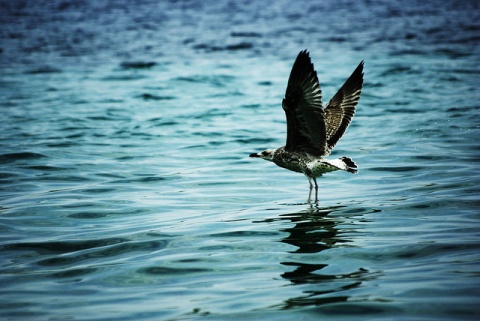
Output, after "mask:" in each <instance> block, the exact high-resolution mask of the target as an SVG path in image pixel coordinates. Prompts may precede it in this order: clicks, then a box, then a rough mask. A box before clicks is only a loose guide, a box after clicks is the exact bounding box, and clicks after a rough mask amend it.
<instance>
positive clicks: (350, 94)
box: [250, 50, 363, 204]
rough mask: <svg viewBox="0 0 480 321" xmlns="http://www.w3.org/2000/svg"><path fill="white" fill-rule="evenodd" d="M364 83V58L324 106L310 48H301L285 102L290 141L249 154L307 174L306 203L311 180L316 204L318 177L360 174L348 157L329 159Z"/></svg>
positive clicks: (309, 199)
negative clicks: (335, 174)
mask: <svg viewBox="0 0 480 321" xmlns="http://www.w3.org/2000/svg"><path fill="white" fill-rule="evenodd" d="M362 86H363V61H361V62H360V64H359V65H358V67H357V68H356V69H355V71H354V72H353V73H352V75H351V76H350V77H349V78H348V79H347V81H346V82H345V83H344V84H343V86H342V87H341V88H340V89H339V90H338V92H337V93H336V94H335V96H333V98H332V99H331V100H330V101H329V102H328V104H326V105H325V107H323V104H322V91H321V89H320V83H319V82H318V77H317V72H316V71H315V69H314V67H313V64H312V62H311V60H310V55H309V53H308V51H307V50H303V51H300V53H299V54H298V56H297V59H296V60H295V63H294V64H293V67H292V71H291V72H290V77H289V79H288V85H287V90H286V93H285V98H284V99H283V102H282V107H283V110H284V111H285V115H286V117H287V142H286V145H285V146H282V147H279V148H276V149H266V150H264V151H262V152H259V153H253V154H250V157H256V158H263V159H265V160H267V161H271V162H274V163H275V164H276V165H277V166H280V167H283V168H286V169H288V170H291V171H294V172H297V173H302V174H304V175H305V176H306V177H307V179H308V182H309V184H310V193H309V194H308V201H307V203H309V204H310V203H311V197H312V189H313V185H312V180H313V182H314V183H315V203H316V204H317V203H318V184H317V178H318V177H320V176H322V174H324V173H328V172H333V171H337V170H343V171H347V172H349V173H353V174H355V173H357V171H358V168H357V165H356V164H355V162H354V161H353V160H351V159H350V158H349V157H345V156H344V157H340V158H338V159H333V160H328V159H326V158H323V156H328V155H329V154H330V152H331V151H332V149H333V148H334V147H335V145H336V144H337V142H338V140H339V139H340V138H341V137H342V136H343V134H344V133H345V131H346V130H347V128H348V126H349V125H350V122H351V121H352V118H353V115H354V114H355V107H356V106H357V103H358V101H359V100H360V94H361V92H362Z"/></svg>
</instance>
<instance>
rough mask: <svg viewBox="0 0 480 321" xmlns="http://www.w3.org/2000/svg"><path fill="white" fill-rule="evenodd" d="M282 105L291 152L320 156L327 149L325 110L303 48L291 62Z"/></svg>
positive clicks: (309, 62)
mask: <svg viewBox="0 0 480 321" xmlns="http://www.w3.org/2000/svg"><path fill="white" fill-rule="evenodd" d="M282 107H283V109H284V111H285V115H286V117H287V143H286V146H285V148H286V149H287V150H290V151H297V152H298V151H301V152H307V153H310V154H313V155H323V154H324V153H325V151H326V150H327V136H326V126H325V113H324V110H323V108H322V91H321V89H320V83H319V82H318V77H317V73H316V71H315V69H314V67H313V64H312V62H311V60H310V56H309V54H308V52H307V51H306V50H303V51H301V52H300V53H299V54H298V56H297V59H296V60H295V63H294V64H293V67H292V71H291V73H290V77H289V79H288V85H287V90H286V93H285V98H284V99H283V103H282Z"/></svg>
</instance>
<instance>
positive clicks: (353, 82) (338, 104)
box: [325, 61, 363, 156]
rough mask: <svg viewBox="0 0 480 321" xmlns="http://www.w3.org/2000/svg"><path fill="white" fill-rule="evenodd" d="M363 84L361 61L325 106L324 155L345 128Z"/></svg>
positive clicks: (328, 152) (329, 150)
mask: <svg viewBox="0 0 480 321" xmlns="http://www.w3.org/2000/svg"><path fill="white" fill-rule="evenodd" d="M362 86H363V61H362V62H360V64H359V65H358V67H357V68H356V69H355V71H354V72H353V73H352V75H351V76H350V77H349V78H348V79H347V81H346V82H345V84H344V85H343V86H342V88H340V89H339V90H338V92H337V93H336V94H335V96H333V98H332V99H331V100H330V101H329V102H328V104H327V105H326V106H325V123H326V139H327V148H326V153H325V156H326V155H328V154H330V152H331V151H332V149H333V147H335V145H336V144H337V142H338V140H339V139H340V138H341V137H342V136H343V134H344V133H345V131H346V130H347V128H348V126H349V125H350V122H351V121H352V118H353V116H354V115H355V108H356V106H357V103H358V101H359V100H360V94H361V92H362Z"/></svg>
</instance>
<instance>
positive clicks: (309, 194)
mask: <svg viewBox="0 0 480 321" xmlns="http://www.w3.org/2000/svg"><path fill="white" fill-rule="evenodd" d="M308 183H309V184H310V193H308V201H307V203H308V204H310V200H311V198H312V188H313V186H312V181H311V180H310V177H308Z"/></svg>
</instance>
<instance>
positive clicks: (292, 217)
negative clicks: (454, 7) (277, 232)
mask: <svg viewBox="0 0 480 321" xmlns="http://www.w3.org/2000/svg"><path fill="white" fill-rule="evenodd" d="M334 212H336V213H334ZM342 212H344V213H345V214H346V213H347V212H348V214H346V215H347V216H348V217H349V218H352V215H353V216H355V214H354V213H352V209H349V210H348V211H347V209H346V207H344V206H343V207H342V206H338V207H330V208H318V207H312V208H310V209H309V210H307V211H302V212H300V213H293V214H285V215H281V216H280V219H281V220H286V221H290V222H292V223H294V224H295V225H293V226H292V227H288V228H286V229H283V230H282V231H283V232H287V233H288V236H287V237H285V238H284V239H282V240H281V242H284V243H288V244H291V245H293V246H295V249H294V250H293V251H291V252H290V253H292V256H291V258H292V260H291V261H286V262H281V264H282V265H285V266H288V267H293V268H294V269H293V270H292V271H289V272H285V273H283V274H282V275H281V276H282V277H283V278H285V279H287V280H289V281H290V282H291V283H292V285H295V286H302V287H304V289H302V293H303V294H304V295H302V296H299V297H293V298H290V299H288V300H286V301H285V302H284V304H283V308H284V309H290V308H295V307H306V306H320V305H323V304H328V303H339V302H345V301H347V300H348V299H349V295H347V294H346V292H348V290H350V289H353V288H357V287H359V286H361V285H362V283H363V282H364V281H366V280H371V279H372V278H375V274H377V273H372V272H370V271H368V270H367V269H365V268H362V267H352V269H353V271H352V272H351V273H345V274H332V272H331V269H330V272H329V273H323V274H322V273H321V270H322V269H325V268H326V267H328V266H329V264H328V263H327V262H322V261H321V258H319V257H318V256H317V255H315V253H320V252H322V251H328V250H329V249H331V248H333V247H339V246H347V244H348V246H355V245H354V244H353V241H352V240H349V239H348V234H347V233H344V232H342V230H340V229H339V228H338V226H339V225H341V224H342V223H345V221H344V220H345V218H346V216H344V215H342ZM353 212H354V211H353ZM331 214H335V215H331ZM362 214H364V213H362ZM362 214H360V215H362ZM350 224H351V223H350ZM343 226H344V225H343ZM350 226H351V225H350ZM349 229H350V231H351V228H349ZM296 254H298V256H297V255H296ZM297 258H298V260H297ZM331 260H332V259H329V260H326V261H329V262H330V263H331V262H332V261H331ZM343 271H345V269H343Z"/></svg>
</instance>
